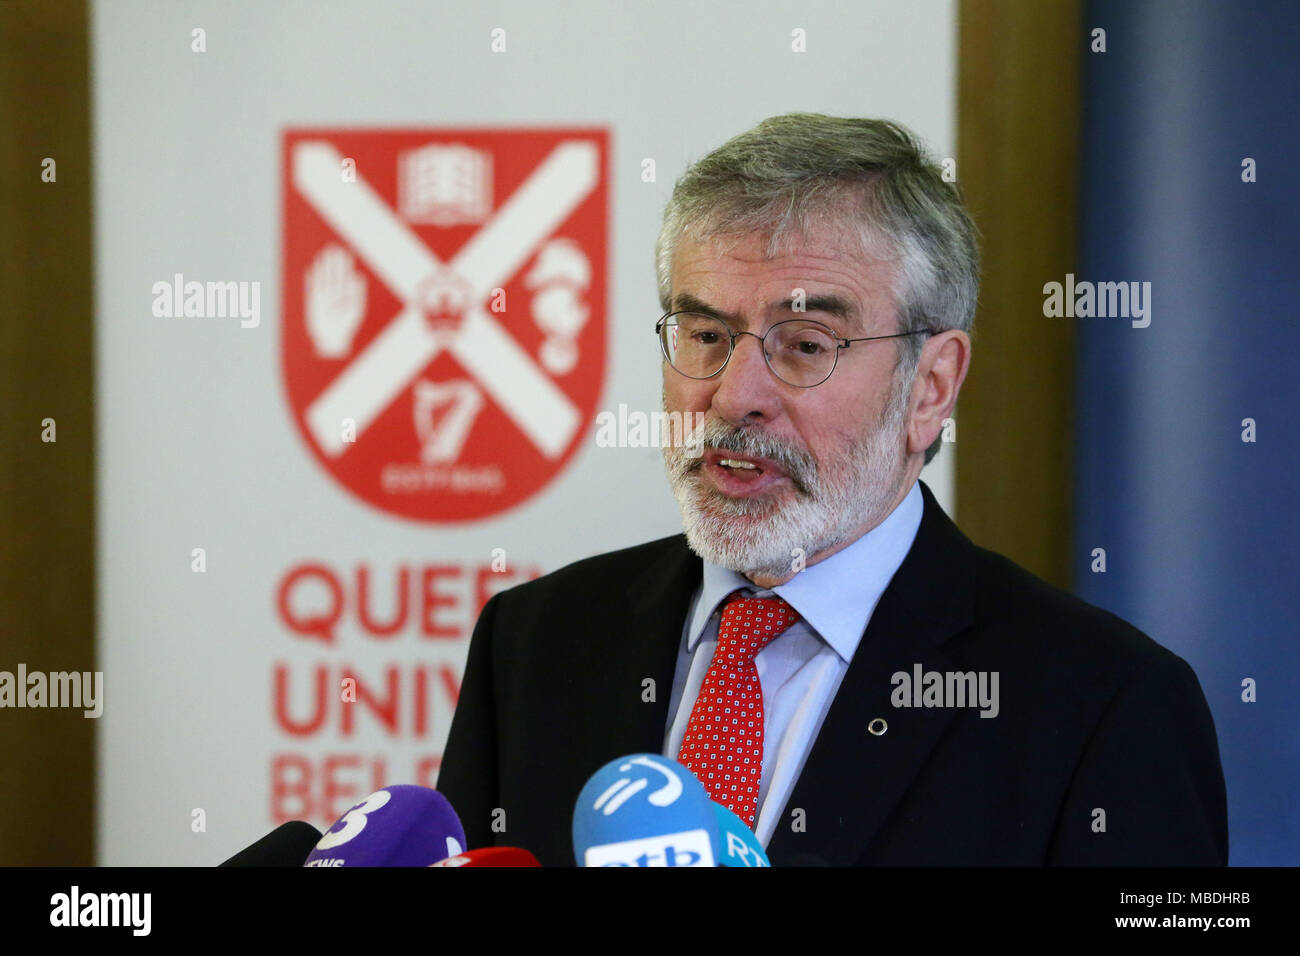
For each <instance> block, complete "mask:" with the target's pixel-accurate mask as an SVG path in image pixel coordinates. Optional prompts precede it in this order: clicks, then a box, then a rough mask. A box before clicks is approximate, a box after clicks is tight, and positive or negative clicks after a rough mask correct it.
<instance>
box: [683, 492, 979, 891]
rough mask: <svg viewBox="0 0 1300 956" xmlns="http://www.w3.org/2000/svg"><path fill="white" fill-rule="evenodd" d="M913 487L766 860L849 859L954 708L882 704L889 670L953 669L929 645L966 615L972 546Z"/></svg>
mask: <svg viewBox="0 0 1300 956" xmlns="http://www.w3.org/2000/svg"><path fill="white" fill-rule="evenodd" d="M921 491H922V496H923V498H924V501H925V510H924V512H923V515H922V518H921V525H920V527H919V528H918V530H917V534H916V540H915V541H914V542H913V544H912V547H911V549H910V550H909V551H908V553H907V557H906V558H904V559H903V563H902V564H901V565H900V566H899V569H898V571H897V572H896V573H895V574H894V577H893V579H892V580H891V581H890V583H889V586H888V587H887V588H886V589H885V592H884V593H883V594H882V595H881V598H880V601H879V603H878V604H877V605H876V609H875V611H874V612H873V613H872V615H871V620H870V621H869V622H868V624H867V629H866V631H865V632H864V635H863V638H862V641H861V642H860V643H859V645H858V649H857V652H856V653H855V654H854V657H853V660H852V661H851V662H850V664H849V669H848V672H847V673H846V674H845V676H844V681H843V682H842V683H841V685H840V688H839V691H838V692H837V693H836V695H835V700H834V702H833V703H832V704H831V707H830V710H829V711H828V712H827V715H826V720H825V721H824V723H823V724H822V728H821V731H820V733H819V734H818V735H817V740H816V742H815V743H814V745H813V749H812V751H811V753H810V754H809V756H808V760H807V762H806V763H805V764H804V768H803V772H802V773H801V774H800V776H799V780H798V782H797V783H796V785H795V789H794V791H793V793H792V794H791V797H790V800H789V802H788V803H787V804H786V807H785V810H784V812H783V813H782V819H781V821H780V823H779V824H778V825H777V829H776V831H775V832H774V833H773V835H772V838H771V840H770V841H769V844H768V847H767V851H768V856H769V857H770V858H771V860H772V863H773V864H774V865H791V864H794V865H798V864H829V865H832V866H848V865H851V864H853V863H854V862H856V861H857V860H858V859H859V858H860V857H861V855H862V853H863V852H864V851H865V850H866V848H867V846H868V844H869V843H870V841H871V839H872V837H873V836H874V835H875V834H876V832H877V831H878V830H879V829H880V828H881V826H882V824H883V823H884V822H885V820H886V818H887V817H888V815H889V812H890V811H891V810H892V809H893V808H894V806H895V805H896V804H897V803H898V801H899V799H900V798H901V797H902V796H903V794H904V793H905V792H906V790H907V789H908V787H909V786H910V785H911V783H912V781H913V779H914V778H915V777H916V775H917V773H918V772H919V771H920V770H921V768H922V766H923V765H924V764H925V762H926V759H927V758H928V756H929V754H930V751H931V750H932V749H933V748H934V745H935V744H936V743H937V742H938V740H939V738H940V736H941V735H942V734H943V731H944V728H946V727H947V725H948V723H949V722H950V721H951V720H952V719H953V717H954V716H955V711H954V710H952V709H950V708H939V709H928V708H911V709H905V708H895V707H894V706H893V705H892V704H891V702H890V695H891V694H892V693H893V690H894V685H893V684H892V683H891V680H890V678H891V675H892V674H894V673H895V672H897V671H906V672H907V673H909V674H911V673H912V669H913V666H914V665H915V664H921V665H922V668H923V669H924V670H927V671H928V670H938V671H948V670H960V669H962V668H960V667H958V666H957V665H956V663H955V662H954V660H953V659H952V658H951V657H950V656H949V655H948V654H946V653H945V652H944V651H943V650H942V649H941V648H940V647H939V645H940V644H942V643H943V642H944V641H945V640H947V639H948V638H949V637H952V636H953V635H955V634H957V633H958V632H960V631H961V630H963V629H964V628H965V627H966V625H967V624H968V623H969V622H970V620H971V616H972V606H973V596H974V574H973V570H974V561H973V553H972V549H973V547H974V546H973V545H972V544H971V543H970V540H969V539H967V538H966V536H965V535H964V534H962V532H961V531H960V530H959V529H958V528H957V526H956V525H955V524H953V523H952V521H951V520H950V519H949V518H948V516H947V515H946V514H944V512H943V509H942V508H940V507H939V504H938V502H936V501H935V499H934V496H933V495H932V494H931V493H930V490H929V488H927V487H926V486H925V484H924V483H922V485H921ZM679 620H680V619H679ZM876 718H880V719H882V720H884V721H885V722H886V724H887V728H886V730H885V732H884V733H883V734H879V735H877V734H873V733H871V732H870V731H869V730H868V725H870V724H871V722H872V721H873V720H875V719H876ZM878 728H879V725H877V729H878ZM796 810H798V811H802V813H801V814H798V815H796V814H795V811H796Z"/></svg>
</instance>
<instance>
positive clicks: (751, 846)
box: [713, 803, 772, 866]
mask: <svg viewBox="0 0 1300 956" xmlns="http://www.w3.org/2000/svg"><path fill="white" fill-rule="evenodd" d="M713 810H714V813H715V815H716V816H717V818H718V846H717V856H718V865H719V866H771V865H772V862H771V861H770V860H769V859H768V858H767V854H766V853H764V852H763V846H762V844H761V843H759V842H758V837H756V836H754V831H753V830H751V829H750V828H749V827H747V826H745V821H744V820H742V819H740V817H738V816H736V815H735V814H734V813H732V812H731V811H730V810H728V809H727V808H726V807H724V806H723V805H722V804H720V803H715V804H714V805H713Z"/></svg>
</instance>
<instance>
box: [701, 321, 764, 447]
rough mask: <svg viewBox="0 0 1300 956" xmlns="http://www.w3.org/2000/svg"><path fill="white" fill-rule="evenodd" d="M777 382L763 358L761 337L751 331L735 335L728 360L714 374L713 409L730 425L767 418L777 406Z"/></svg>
mask: <svg viewBox="0 0 1300 956" xmlns="http://www.w3.org/2000/svg"><path fill="white" fill-rule="evenodd" d="M779 386H780V383H779V382H777V380H776V377H775V376H773V375H772V370H771V369H769V368H768V367H767V362H766V360H765V359H764V358H763V341H762V339H761V338H760V337H759V336H758V335H756V334H754V333H752V332H742V333H740V334H739V335H738V336H736V342H735V345H734V347H733V349H732V352H731V360H730V361H729V362H727V367H726V368H724V369H723V370H722V372H721V373H719V375H718V388H717V390H716V391H715V392H714V393H713V401H712V405H713V408H714V410H715V411H716V412H717V413H718V414H719V415H721V416H722V417H723V418H724V419H726V420H727V421H728V422H730V423H731V424H733V425H741V424H746V423H750V422H757V421H764V422H770V421H772V420H773V419H775V418H776V417H777V414H778V413H779V409H780V396H779V395H778V391H779Z"/></svg>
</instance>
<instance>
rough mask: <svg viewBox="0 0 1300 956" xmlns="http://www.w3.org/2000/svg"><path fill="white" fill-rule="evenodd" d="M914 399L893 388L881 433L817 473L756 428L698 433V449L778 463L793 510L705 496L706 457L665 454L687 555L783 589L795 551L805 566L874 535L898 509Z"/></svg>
mask: <svg viewBox="0 0 1300 956" xmlns="http://www.w3.org/2000/svg"><path fill="white" fill-rule="evenodd" d="M910 394H911V382H910V381H908V382H906V383H904V387H895V389H894V391H893V394H892V395H891V397H890V401H889V404H888V406H887V407H886V408H885V409H884V410H883V412H882V414H881V416H880V421H879V422H878V423H877V426H876V427H875V428H874V429H872V430H871V432H870V433H869V434H867V435H866V436H864V438H863V439H862V440H861V441H859V442H857V443H855V444H854V445H853V446H852V447H850V448H849V449H848V455H847V456H846V457H845V458H844V459H836V460H833V461H828V462H826V463H824V465H823V466H822V467H821V468H819V467H818V465H817V463H816V462H815V461H814V460H813V458H812V456H811V455H810V454H808V453H807V452H806V451H803V450H801V449H796V448H794V447H793V446H790V445H788V444H785V443H784V442H780V441H779V440H778V439H775V438H772V437H771V436H770V435H766V434H764V433H762V432H757V433H756V432H755V431H754V429H753V428H752V427H739V428H737V427H733V426H731V425H728V424H727V423H726V422H723V421H721V420H719V419H716V418H714V419H708V420H706V421H705V422H704V425H703V427H702V428H699V429H696V430H695V431H694V432H693V434H692V440H693V441H695V442H700V443H701V444H702V446H703V448H704V449H709V448H717V449H720V450H724V451H730V452H735V453H736V454H738V455H753V456H755V457H761V458H769V459H771V460H772V461H775V462H776V463H778V464H779V465H780V466H781V467H782V469H784V471H785V473H786V475H787V476H788V477H789V478H790V480H791V483H792V484H793V485H794V498H793V500H790V501H787V502H785V503H784V504H777V503H776V502H774V501H773V500H771V499H770V498H731V497H728V496H726V495H724V494H722V493H721V492H720V491H718V490H717V489H716V488H712V487H707V486H706V483H705V481H704V480H703V479H702V478H701V475H700V467H701V466H702V464H703V460H704V459H703V457H702V456H700V455H688V454H687V450H686V449H685V448H682V447H670V446H666V447H665V448H664V470H665V471H666V472H667V474H668V481H669V483H670V484H671V485H672V491H673V497H674V498H676V499H677V506H678V508H679V509H681V513H682V527H683V530H684V531H685V532H686V541H687V543H688V544H689V545H690V547H691V550H692V551H694V552H695V553H696V554H698V555H699V556H700V557H701V558H703V559H704V560H705V561H709V562H711V563H713V564H716V565H718V566H719V567H724V568H729V569H731V570H732V571H737V572H740V573H741V574H745V575H747V576H749V577H751V578H752V577H755V576H758V575H764V576H768V577H773V578H777V579H778V580H785V579H787V578H789V577H790V575H791V574H792V573H793V572H794V570H795V556H796V554H797V553H798V552H797V551H796V549H802V554H803V556H804V559H805V560H808V559H811V558H812V557H813V556H814V555H816V554H818V553H820V552H822V551H825V550H827V549H829V548H834V547H836V546H837V545H842V544H845V543H846V542H848V541H850V540H852V538H853V537H854V536H855V535H856V534H857V533H858V532H859V531H860V529H861V528H862V527H864V526H867V525H868V522H871V524H872V526H874V524H875V523H878V522H879V521H880V520H882V519H883V518H884V517H885V515H884V514H883V512H884V509H885V508H887V507H889V505H890V504H891V503H892V502H893V501H894V498H895V497H896V496H897V494H898V492H899V490H900V486H901V484H902V481H903V478H904V476H905V473H906V456H905V451H906V422H905V420H904V419H905V411H906V408H907V399H908V397H909V396H910ZM665 411H667V408H666V407H665ZM698 450H699V449H698V448H696V449H693V451H698ZM780 494H781V495H782V496H783V497H784V496H786V495H788V494H789V492H788V491H782V492H780Z"/></svg>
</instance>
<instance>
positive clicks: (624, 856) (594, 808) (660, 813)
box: [573, 754, 718, 866]
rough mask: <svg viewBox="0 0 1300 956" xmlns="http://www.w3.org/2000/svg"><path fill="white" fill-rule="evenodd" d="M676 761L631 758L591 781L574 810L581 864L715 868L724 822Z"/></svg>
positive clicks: (615, 763) (655, 756) (599, 772)
mask: <svg viewBox="0 0 1300 956" xmlns="http://www.w3.org/2000/svg"><path fill="white" fill-rule="evenodd" d="M713 806H714V805H713V803H712V801H710V800H709V797H708V794H706V793H705V792H704V787H703V785H702V784H701V783H700V782H699V780H697V779H696V778H695V775H694V774H692V773H691V772H690V771H689V770H687V769H686V768H685V767H683V766H682V765H681V764H679V763H678V762H677V761H675V760H669V759H667V758H666V757H661V756H659V755H658V754H631V755H629V756H627V757H620V758H619V759H618V760H614V761H611V762H610V763H607V764H605V766H603V767H601V768H600V769H599V770H597V771H596V772H595V773H594V774H593V775H592V776H591V779H589V780H588V781H587V784H586V786H584V787H583V788H582V792H581V793H580V794H578V802H577V804H576V806H575V807H574V810H573V855H574V857H575V858H576V859H577V861H578V865H579V866H716V865H717V851H716V849H715V848H716V847H717V846H718V817H717V814H716V813H715V811H714V809H713Z"/></svg>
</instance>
